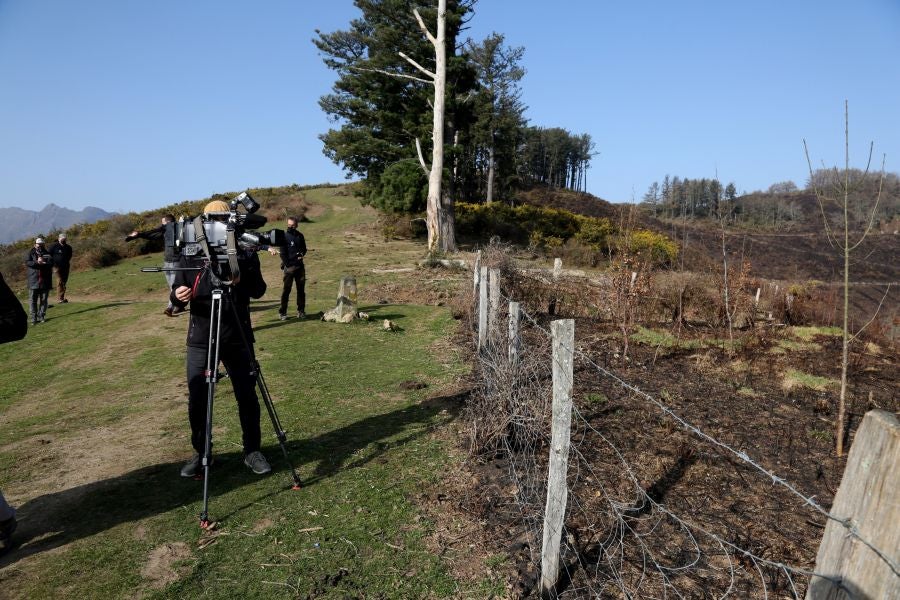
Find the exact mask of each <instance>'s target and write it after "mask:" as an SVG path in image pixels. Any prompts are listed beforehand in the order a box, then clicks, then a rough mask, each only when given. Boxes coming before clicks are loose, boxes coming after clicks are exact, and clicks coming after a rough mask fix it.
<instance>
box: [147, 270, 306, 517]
mask: <svg viewBox="0 0 900 600" xmlns="http://www.w3.org/2000/svg"><path fill="white" fill-rule="evenodd" d="M203 269H206V270H208V273H209V276H210V279H211V282H212V284H213V289H212V302H211V304H210V314H209V324H210V327H209V340H208V343H207V349H206V368H205V369H204V371H203V376H204V377H205V379H206V424H205V429H206V431H205V436H204V446H203V454H202V456H201V466H202V467H203V510H202V511H201V513H200V527H201V528H203V529H208V528H209V527H210V525H211V522H210V520H209V470H210V467H211V466H212V416H213V400H214V398H215V394H216V383H217V382H218V380H219V379H220V377H221V376H220V375H219V371H218V367H219V342H220V340H219V334H220V332H221V326H222V307H223V304H224V302H223V296H224V295H225V294H226V288H225V286H223V282H222V280H220V279H219V278H218V277H217V276H216V273H215V272H214V271H213V269H212V268H210V266H209V265H206V266H204V267H175V268H165V267H148V268H147V267H145V268H142V269H141V271H145V272H158V271H169V270H179V271H181V270H184V271H198V270H203ZM227 289H228V290H229V291H230V288H227ZM228 304H229V305H230V306H231V313H232V316H233V317H234V323H235V326H236V328H237V330H238V332H239V334H240V338H241V344H242V346H243V348H244V349H245V350H246V351H247V354H248V356H249V357H250V362H251V367H252V370H251V372H250V375H251V376H255V379H256V387H257V388H258V389H259V394H260V396H262V399H263V403H264V404H265V406H266V412H268V413H269V419H270V420H271V422H272V428H273V430H274V432H275V437H276V438H277V439H278V445H279V446H280V447H281V452H282V454H284V460H285V462H287V464H288V467H289V468H290V470H291V477H292V479H293V485H292V486H291V489H293V490H299V489H300V477H299V476H298V475H297V470H296V469H295V468H294V465H293V463H291V459H290V456H289V455H288V451H287V447H286V446H285V443H286V442H287V434H286V433H285V431H284V429H283V428H282V427H281V421H280V420H279V419H278V413H277V412H276V411H275V405H274V403H273V402H272V396H271V394H269V388H268V386H267V385H266V380H265V378H264V377H263V374H262V368H261V367H260V364H259V361H258V360H257V359H256V353H255V352H254V349H253V344H251V343H250V341H249V340H248V338H247V334H246V332H245V331H244V326H243V324H242V323H241V320H240V316H239V315H238V311H237V307H236V306H235V304H234V302H233V301H232V302H229V303H228Z"/></svg>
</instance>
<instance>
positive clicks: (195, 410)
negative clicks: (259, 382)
mask: <svg viewBox="0 0 900 600" xmlns="http://www.w3.org/2000/svg"><path fill="white" fill-rule="evenodd" d="M219 360H220V361H221V362H222V364H224V365H225V369H226V371H228V377H229V379H230V380H231V387H232V388H233V389H234V396H235V398H236V399H237V405H238V417H239V418H240V420H241V431H242V433H243V439H242V441H243V445H244V454H250V453H251V452H256V451H257V450H259V448H260V441H261V434H260V429H259V414H260V411H259V398H257V396H256V374H255V373H251V371H252V369H253V362H252V359H251V357H250V352H249V351H248V350H247V349H246V348H244V347H243V346H231V345H224V344H223V345H222V346H220V347H219ZM205 370H206V348H199V347H196V346H188V347H187V381H188V420H189V421H190V423H191V445H192V446H193V447H194V450H196V451H197V452H198V453H200V455H201V456H202V455H203V452H204V450H205V448H204V445H205V444H206V401H207V385H206V375H205V374H204V371H205ZM214 400H215V398H214ZM215 415H216V406H215V402H214V403H213V424H214V425H215Z"/></svg>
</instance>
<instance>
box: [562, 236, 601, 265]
mask: <svg viewBox="0 0 900 600" xmlns="http://www.w3.org/2000/svg"><path fill="white" fill-rule="evenodd" d="M553 254H554V256H557V257H559V258H561V259H562V261H563V264H567V265H575V266H579V267H596V266H598V265H599V264H600V263H601V262H602V261H603V254H602V253H601V252H600V251H599V250H597V249H596V248H593V247H591V246H590V245H588V244H585V243H584V242H581V241H579V240H577V239H575V238H572V239H569V240H566V242H565V243H564V244H562V245H561V246H559V247H558V248H556V249H555V250H554V251H553Z"/></svg>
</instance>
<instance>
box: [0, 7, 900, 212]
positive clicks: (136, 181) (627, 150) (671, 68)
mask: <svg viewBox="0 0 900 600" xmlns="http://www.w3.org/2000/svg"><path fill="white" fill-rule="evenodd" d="M357 15H358V11H357V10H356V9H355V7H354V6H353V3H352V0H330V1H329V2H327V3H318V2H310V1H300V0H265V1H264V2H253V3H251V2H237V1H230V0H228V1H226V0H218V1H215V2H214V1H211V0H191V1H187V2H185V1H183V0H154V1H152V2H151V1H149V0H145V1H143V2H139V1H137V0H133V1H122V0H84V1H82V2H72V1H68V0H0V186H2V191H3V194H2V196H0V207H3V206H19V207H21V208H27V209H32V210H38V209H40V208H41V207H43V206H44V205H46V204H48V203H50V202H53V203H55V204H58V205H61V206H65V207H68V208H72V209H81V208H83V207H84V206H88V205H90V206H97V207H100V208H103V209H106V210H114V211H120V212H124V211H129V210H148V209H153V208H157V207H159V206H162V205H165V204H170V203H172V202H178V201H181V200H188V199H199V198H203V197H206V196H208V195H210V194H212V193H214V192H227V191H235V190H242V189H245V188H248V187H259V186H276V185H284V184H290V183H299V184H301V185H304V184H314V183H323V182H340V181H344V175H343V172H342V171H341V169H340V168H339V167H338V166H336V165H334V164H332V163H331V162H330V161H329V160H328V159H327V158H326V157H325V156H324V155H323V154H322V151H321V142H320V141H319V140H318V138H317V136H318V134H319V133H322V132H324V131H326V130H327V129H328V127H329V123H328V120H327V118H326V116H325V115H324V114H323V113H322V112H321V111H320V109H319V106H318V103H317V100H318V98H319V97H320V96H322V95H323V94H325V93H328V91H329V90H330V87H331V84H332V83H333V81H334V79H335V76H334V73H333V72H331V71H329V70H328V69H326V68H325V66H324V65H323V64H322V61H321V58H320V57H319V56H318V54H317V51H316V48H315V47H314V46H313V44H312V42H311V39H312V38H313V37H314V36H315V30H316V29H321V30H323V31H334V30H337V29H345V28H347V26H348V24H349V21H350V20H351V19H352V18H354V17H356V16H357ZM492 31H497V32H499V33H502V34H504V35H505V36H506V40H507V43H508V45H511V46H524V47H525V59H524V61H523V63H524V66H525V68H526V69H527V75H526V76H525V78H524V80H523V81H522V88H523V91H524V94H523V100H524V102H525V104H526V105H527V106H528V107H529V108H528V110H527V113H526V116H527V117H528V119H529V122H530V124H532V125H536V126H544V127H563V128H566V129H568V130H569V131H571V132H573V133H576V134H581V133H588V134H590V135H591V136H592V138H593V140H594V142H595V144H596V151H597V152H599V154H598V155H597V156H596V157H595V158H594V161H593V163H592V166H591V169H590V171H589V172H588V182H587V185H588V191H589V192H591V193H593V194H595V195H597V196H600V197H602V198H605V199H608V200H611V201H628V200H631V199H632V198H636V199H638V200H639V199H640V198H641V196H643V194H644V192H645V191H646V190H647V187H648V186H649V185H650V184H651V183H652V182H653V181H656V180H662V178H663V177H664V176H665V175H666V174H671V175H679V176H681V177H691V178H700V177H713V176H715V175H716V173H718V177H719V178H720V179H721V180H722V181H725V182H728V181H733V182H734V183H735V185H736V186H737V188H738V190H739V191H744V190H746V191H752V190H755V189H764V188H766V187H768V186H769V185H770V184H771V183H774V182H777V181H784V180H793V181H795V182H796V183H797V184H798V185H801V186H802V185H803V184H804V181H805V179H806V159H805V158H804V155H803V147H802V139H803V138H804V137H805V138H806V139H807V141H808V143H809V145H810V148H811V154H812V158H813V160H814V161H815V162H816V164H818V163H820V162H822V161H824V163H825V164H827V165H828V166H832V165H834V164H843V126H844V125H843V118H844V117H843V110H844V100H845V99H846V100H849V102H850V136H851V140H850V141H851V146H850V152H851V163H852V164H853V165H854V166H860V167H861V166H864V161H865V156H866V154H867V151H868V144H869V142H870V141H874V142H875V152H876V155H877V157H878V163H879V164H880V156H881V154H883V153H886V154H887V170H888V171H892V172H900V69H898V63H897V61H898V58H900V0H855V1H854V2H847V1H844V0H841V1H838V0H780V1H771V0H754V1H753V2H723V1H721V0H709V1H703V2H701V1H691V0H684V1H679V2H670V1H662V0H660V1H633V2H618V1H617V2H612V1H608V0H561V1H559V2H554V3H548V2H543V1H537V0H480V2H479V4H478V5H477V6H476V11H475V15H474V18H473V20H472V21H471V23H470V28H469V30H468V31H467V32H465V33H464V35H468V36H471V37H473V38H475V39H478V40H480V39H482V38H484V37H485V36H486V35H487V34H489V33H490V32H492ZM413 33H414V30H412V29H411V34H413Z"/></svg>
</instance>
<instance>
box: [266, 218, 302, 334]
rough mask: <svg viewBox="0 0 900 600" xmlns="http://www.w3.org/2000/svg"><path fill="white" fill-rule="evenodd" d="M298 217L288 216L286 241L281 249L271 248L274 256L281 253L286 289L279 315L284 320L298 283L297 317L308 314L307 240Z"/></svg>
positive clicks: (283, 291) (270, 251) (283, 292)
mask: <svg viewBox="0 0 900 600" xmlns="http://www.w3.org/2000/svg"><path fill="white" fill-rule="evenodd" d="M297 222H298V221H297V217H288V220H287V231H285V232H284V233H285V235H284V238H285V242H284V245H283V246H281V248H280V249H279V250H277V251H276V250H275V249H274V248H269V253H270V254H272V255H273V256H274V255H275V254H276V252H277V253H278V254H280V255H281V271H282V274H283V276H282V281H283V282H284V289H283V290H282V292H281V306H280V307H279V308H278V317H279V318H280V319H281V320H282V321H284V320H285V319H287V305H288V300H289V299H290V297H291V288H292V287H293V285H294V283H296V284H297V317H298V318H300V319H302V318H304V317H305V316H306V313H305V312H304V311H305V310H306V269H304V267H303V257H304V256H306V240H305V239H304V238H303V234H302V233H300V232H299V231H298V230H297Z"/></svg>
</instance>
